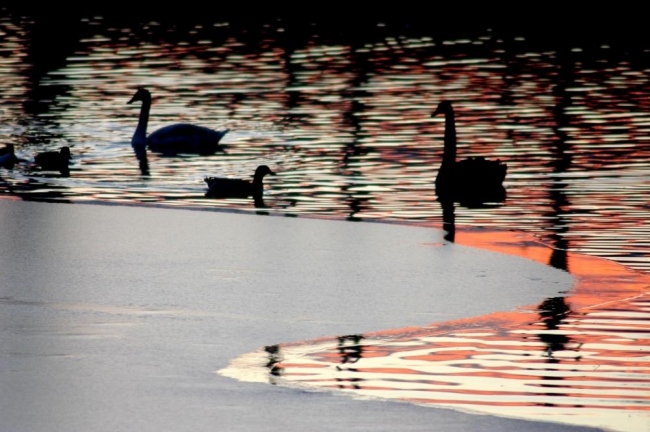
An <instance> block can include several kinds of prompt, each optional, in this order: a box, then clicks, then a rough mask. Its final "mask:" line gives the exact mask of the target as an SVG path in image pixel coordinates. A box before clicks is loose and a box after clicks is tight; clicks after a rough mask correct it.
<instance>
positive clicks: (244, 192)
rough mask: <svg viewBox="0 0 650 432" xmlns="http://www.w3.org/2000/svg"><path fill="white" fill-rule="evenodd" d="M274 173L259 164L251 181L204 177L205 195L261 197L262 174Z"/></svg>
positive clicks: (212, 196) (217, 196)
mask: <svg viewBox="0 0 650 432" xmlns="http://www.w3.org/2000/svg"><path fill="white" fill-rule="evenodd" d="M267 174H270V175H275V173H274V172H273V171H271V169H270V168H269V167H268V166H266V165H260V166H258V167H257V169H256V170H255V175H254V176H253V181H250V180H244V179H233V178H221V177H206V178H205V179H204V181H205V182H206V184H207V185H208V191H207V192H206V194H205V196H206V197H209V198H247V197H250V196H252V197H253V198H255V199H258V198H261V197H262V192H263V190H264V183H263V181H264V176H265V175H267Z"/></svg>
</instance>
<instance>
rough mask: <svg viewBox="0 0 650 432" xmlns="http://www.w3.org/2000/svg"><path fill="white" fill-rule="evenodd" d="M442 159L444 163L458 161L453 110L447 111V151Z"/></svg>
mask: <svg viewBox="0 0 650 432" xmlns="http://www.w3.org/2000/svg"><path fill="white" fill-rule="evenodd" d="M442 161H443V163H444V162H455V161H456V120H455V118H454V111H453V110H449V111H448V112H447V113H445V151H444V153H443V156H442Z"/></svg>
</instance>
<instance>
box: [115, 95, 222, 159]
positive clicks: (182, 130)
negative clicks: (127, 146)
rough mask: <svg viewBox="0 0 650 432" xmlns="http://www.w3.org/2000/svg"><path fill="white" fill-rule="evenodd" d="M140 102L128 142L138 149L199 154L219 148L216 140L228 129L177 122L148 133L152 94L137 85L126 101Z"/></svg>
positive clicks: (206, 153) (212, 151) (215, 150)
mask: <svg viewBox="0 0 650 432" xmlns="http://www.w3.org/2000/svg"><path fill="white" fill-rule="evenodd" d="M135 101H140V102H142V108H141V109H140V117H139V119H138V126H137V127H136V128H135V133H134V134H133V138H131V145H132V146H133V148H134V149H135V150H136V154H138V152H140V153H141V152H142V151H144V149H145V148H147V147H148V148H149V149H150V150H151V151H153V152H156V153H162V154H165V155H174V154H178V153H195V154H200V155H210V154H214V153H216V152H217V151H218V150H219V141H221V138H223V136H224V135H225V134H226V133H227V132H228V131H229V129H225V130H221V131H216V130H213V129H210V128H207V127H203V126H197V125H193V124H188V123H176V124H172V125H169V126H165V127H163V128H160V129H158V130H156V131H154V132H151V133H150V134H149V136H147V123H148V122H149V111H150V110H151V93H150V92H149V90H147V89H145V88H142V87H140V88H139V89H138V91H137V92H136V93H135V95H133V97H132V98H131V100H130V101H129V102H127V103H128V104H131V103H133V102H135Z"/></svg>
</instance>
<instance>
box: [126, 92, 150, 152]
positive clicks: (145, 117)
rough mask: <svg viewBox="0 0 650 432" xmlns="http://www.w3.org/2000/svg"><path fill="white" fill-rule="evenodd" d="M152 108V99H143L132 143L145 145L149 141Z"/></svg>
mask: <svg viewBox="0 0 650 432" xmlns="http://www.w3.org/2000/svg"><path fill="white" fill-rule="evenodd" d="M150 110H151V100H150V99H149V100H146V99H145V100H143V101H142V107H141V108H140V116H139V117H138V126H137V127H136V128H135V133H134V134H133V139H131V144H133V145H134V146H138V145H145V144H146V142H147V124H148V123H149V111H150Z"/></svg>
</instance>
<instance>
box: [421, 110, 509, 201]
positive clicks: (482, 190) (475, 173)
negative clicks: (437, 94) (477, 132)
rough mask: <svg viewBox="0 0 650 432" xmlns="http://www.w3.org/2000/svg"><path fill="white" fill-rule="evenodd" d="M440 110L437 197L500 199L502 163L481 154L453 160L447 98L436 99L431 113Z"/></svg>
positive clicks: (453, 125)
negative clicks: (441, 139)
mask: <svg viewBox="0 0 650 432" xmlns="http://www.w3.org/2000/svg"><path fill="white" fill-rule="evenodd" d="M441 113H442V114H444V115H445V135H444V153H443V158H442V164H441V165H440V169H439V171H438V175H437V177H436V194H437V195H438V198H440V199H441V200H453V201H459V202H461V203H470V204H481V203H483V202H487V201H503V200H504V199H505V189H504V187H503V180H504V179H505V177H506V172H507V169H508V168H507V166H506V164H504V163H502V162H501V161H500V160H499V159H497V160H493V161H491V160H488V159H486V158H484V157H482V156H479V157H470V158H466V159H463V160H458V161H457V160H456V147H457V143H456V119H455V116H454V109H453V107H452V105H451V103H450V102H448V101H443V102H440V104H438V107H437V109H436V110H435V111H434V113H433V114H431V117H435V116H437V115H438V114H441Z"/></svg>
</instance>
